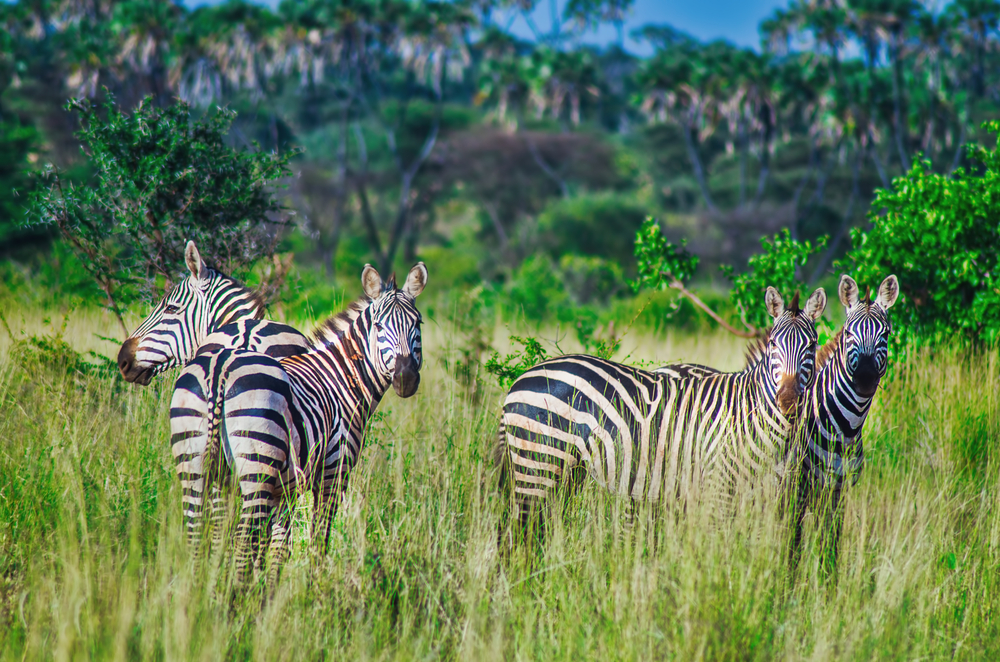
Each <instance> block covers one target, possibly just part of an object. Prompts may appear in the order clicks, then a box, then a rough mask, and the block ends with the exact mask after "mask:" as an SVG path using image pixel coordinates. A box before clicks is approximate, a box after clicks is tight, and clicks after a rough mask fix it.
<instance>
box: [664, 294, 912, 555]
mask: <svg viewBox="0 0 1000 662" xmlns="http://www.w3.org/2000/svg"><path fill="white" fill-rule="evenodd" d="M897 293H898V285H897V283H896V280H895V277H893V276H890V277H889V278H887V279H886V281H885V282H884V283H883V284H882V287H881V288H880V295H879V298H878V299H876V301H874V302H872V301H859V300H858V297H857V284H856V283H855V282H854V280H853V279H851V278H850V277H849V276H846V275H845V276H843V277H842V278H841V284H840V299H841V302H842V303H843V304H844V306H845V308H846V311H847V319H846V321H845V323H844V326H843V327H841V329H840V330H839V331H838V332H837V333H836V335H834V337H833V338H831V339H830V341H829V342H828V343H827V344H826V345H824V346H823V347H822V348H821V349H820V350H819V351H818V353H817V359H816V370H817V373H816V381H815V383H814V384H813V385H812V386H811V387H810V388H809V389H808V390H807V391H806V397H805V408H804V409H803V416H802V422H801V425H802V433H801V434H799V435H797V436H796V437H795V443H794V444H793V445H792V446H791V447H790V449H789V450H790V451H791V452H790V454H789V456H788V458H787V459H786V460H784V464H785V465H786V466H787V467H788V470H789V471H797V472H798V473H799V479H798V499H797V503H796V509H797V511H796V520H795V537H794V541H793V550H792V551H793V553H795V552H797V548H798V546H799V543H800V539H801V530H802V518H803V517H804V515H805V513H806V512H807V510H808V509H810V508H815V507H816V505H817V499H818V498H819V496H820V492H821V490H824V489H828V490H829V503H828V505H829V506H830V512H832V513H833V520H832V521H830V522H828V527H827V528H828V529H830V531H829V533H831V534H832V536H833V538H834V541H833V542H834V546H836V540H837V538H838V537H839V532H840V526H841V524H842V520H843V513H842V512H840V511H839V503H840V497H841V496H842V493H843V489H844V487H845V485H846V483H847V481H850V484H851V485H854V484H855V483H856V482H857V481H858V478H859V477H860V475H861V470H862V468H863V467H864V444H863V441H862V436H861V432H862V428H863V427H864V424H865V421H866V420H867V417H868V411H869V409H870V408H871V404H872V401H873V398H874V395H875V392H876V389H877V388H878V383H879V381H880V379H881V378H882V377H883V376H884V375H885V371H886V369H887V367H888V341H889V334H890V333H891V331H892V326H891V325H890V323H889V319H888V314H887V311H888V308H889V307H890V306H892V304H893V303H894V302H895V300H896V296H897ZM706 370H707V371H708V372H709V374H710V373H711V372H714V371H713V370H712V369H711V368H706V367H705V366H700V365H695V364H684V363H675V364H670V365H667V366H663V367H662V368H658V369H657V370H656V371H655V372H657V373H664V374H671V375H676V374H695V373H698V372H703V371H706Z"/></svg>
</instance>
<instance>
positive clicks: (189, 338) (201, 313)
mask: <svg viewBox="0 0 1000 662" xmlns="http://www.w3.org/2000/svg"><path fill="white" fill-rule="evenodd" d="M184 259H185V261H186V262H187V266H188V269H190V271H191V275H190V276H189V277H187V278H185V279H183V280H182V281H181V282H179V283H178V284H177V285H175V286H174V288H173V289H172V290H170V292H169V293H168V294H167V295H166V296H165V297H164V298H163V300H161V301H160V302H159V303H158V304H157V305H156V306H155V307H154V308H153V311H152V312H151V313H150V314H149V316H148V317H146V319H145V320H143V321H142V323H141V324H140V325H139V327H138V328H137V329H136V330H135V331H133V332H132V334H131V335H130V336H129V337H128V338H127V339H126V340H125V342H124V343H123V344H122V347H121V349H120V350H119V352H118V368H119V370H121V373H122V376H123V377H124V378H125V380H126V381H128V382H135V383H138V384H141V385H143V386H145V385H147V384H149V382H150V380H151V379H152V378H153V377H154V376H156V375H158V374H160V373H162V372H163V371H165V370H168V369H170V368H172V367H174V366H176V365H180V364H183V363H185V362H187V361H188V360H190V359H191V357H193V356H194V355H195V352H196V351H198V348H199V347H200V346H201V344H202V342H204V340H205V338H206V337H207V336H208V335H209V334H210V333H212V332H213V331H216V330H218V329H219V328H220V327H222V326H224V325H226V324H230V323H232V322H238V321H241V320H250V319H260V318H261V317H263V316H264V302H263V300H262V299H261V297H260V295H259V294H258V293H257V292H255V291H253V290H251V289H250V288H248V287H246V286H244V285H243V284H242V283H240V282H239V281H237V280H235V279H233V278H230V277H229V276H227V275H225V274H223V273H222V272H220V271H216V270H215V269H213V268H211V267H209V266H208V265H207V264H205V261H204V260H202V259H201V255H200V254H199V253H198V249H197V247H196V246H195V244H194V242H193V241H189V242H188V244H187V247H186V249H185V251H184Z"/></svg>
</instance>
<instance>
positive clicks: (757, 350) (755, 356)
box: [744, 297, 797, 368]
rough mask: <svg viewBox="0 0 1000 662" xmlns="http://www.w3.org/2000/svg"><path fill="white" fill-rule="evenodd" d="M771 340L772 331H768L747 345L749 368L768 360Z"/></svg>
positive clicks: (746, 353)
mask: <svg viewBox="0 0 1000 662" xmlns="http://www.w3.org/2000/svg"><path fill="white" fill-rule="evenodd" d="M796 298H797V297H796ZM770 339H771V329H768V330H767V331H765V332H764V333H763V334H762V335H759V336H757V337H756V338H754V339H753V340H751V341H750V342H749V343H747V348H746V351H745V353H744V354H745V356H746V359H747V365H746V367H747V368H750V367H753V366H755V365H757V364H758V363H759V362H761V361H762V360H764V359H766V358H767V342H768V340H770Z"/></svg>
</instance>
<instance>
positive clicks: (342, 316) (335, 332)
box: [311, 296, 372, 349]
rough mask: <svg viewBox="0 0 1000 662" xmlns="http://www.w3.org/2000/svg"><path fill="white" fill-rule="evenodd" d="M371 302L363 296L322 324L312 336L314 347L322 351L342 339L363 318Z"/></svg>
mask: <svg viewBox="0 0 1000 662" xmlns="http://www.w3.org/2000/svg"><path fill="white" fill-rule="evenodd" d="M371 302H372V299H369V298H368V297H367V296H362V297H361V298H359V299H356V300H354V301H352V302H351V303H349V304H348V305H347V308H345V309H344V310H342V311H340V312H339V313H337V314H336V315H333V316H332V317H329V318H327V319H326V320H325V321H323V322H320V324H319V326H317V327H316V328H315V329H314V330H313V332H312V334H311V336H312V337H311V341H312V345H313V347H315V348H317V349H322V348H324V347H327V346H329V345H330V344H331V343H334V342H336V341H338V340H339V339H340V338H342V337H343V336H344V333H346V332H347V330H348V329H349V328H351V325H352V324H354V322H355V321H356V320H357V319H358V318H359V317H361V313H363V312H365V309H366V308H368V306H369V305H370V304H371Z"/></svg>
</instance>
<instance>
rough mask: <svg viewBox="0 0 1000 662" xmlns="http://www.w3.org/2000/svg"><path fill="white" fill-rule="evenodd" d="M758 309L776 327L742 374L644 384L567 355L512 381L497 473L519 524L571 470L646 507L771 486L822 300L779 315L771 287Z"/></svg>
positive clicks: (618, 369)
mask: <svg viewBox="0 0 1000 662" xmlns="http://www.w3.org/2000/svg"><path fill="white" fill-rule="evenodd" d="M765 303H766V306H767V310H768V313H769V314H770V315H771V317H772V318H773V319H774V325H773V327H772V328H771V330H770V331H769V332H768V334H767V335H766V336H765V337H764V338H763V339H761V340H758V341H757V343H756V344H753V345H751V346H750V348H749V350H748V356H747V360H748V361H747V367H746V368H745V369H744V370H742V371H740V372H735V373H718V374H708V373H709V372H711V369H707V368H703V367H698V366H692V367H689V368H683V369H681V370H680V371H676V372H675V373H674V374H667V373H654V372H649V371H645V370H640V369H638V368H633V367H630V366H626V365H622V364H619V363H614V362H612V361H606V360H602V359H599V358H596V357H593V356H586V355H569V356H562V357H557V358H553V359H549V360H547V361H544V362H542V363H540V364H538V365H536V366H534V367H533V368H531V369H529V370H528V371H526V372H525V373H524V374H522V375H521V376H520V377H518V379H517V380H516V381H515V382H514V384H513V385H512V386H511V388H510V391H509V392H508V394H507V396H506V398H505V400H504V404H503V415H502V419H501V424H500V439H499V444H498V448H497V455H498V457H497V461H498V463H499V464H500V480H501V487H502V488H503V487H506V488H508V491H509V492H510V493H511V498H512V506H513V510H514V512H515V513H516V514H517V517H518V519H519V520H520V522H521V524H522V525H523V524H525V523H526V522H527V520H528V519H529V518H530V517H531V515H532V513H533V512H535V511H536V510H537V509H538V507H539V506H541V505H542V504H543V503H544V501H545V499H546V498H547V497H548V496H549V495H550V494H551V493H552V491H553V490H554V489H555V488H556V487H557V485H558V483H559V482H560V480H562V477H563V475H564V474H570V472H572V475H573V476H574V478H573V479H571V481H570V482H573V483H575V482H578V479H577V478H576V476H579V475H580V474H582V472H581V471H576V469H578V468H579V469H585V470H586V473H587V474H589V475H590V476H591V478H592V479H593V480H594V481H595V482H596V483H598V484H599V485H601V486H602V487H604V488H606V489H607V490H609V491H611V492H612V493H615V494H618V495H623V496H624V495H627V496H629V497H631V498H632V499H633V500H647V501H651V502H656V501H658V500H659V499H660V498H661V497H665V496H667V495H672V496H675V497H677V498H678V499H679V500H681V501H683V502H687V501H688V500H691V499H696V498H699V497H700V496H701V495H702V493H709V492H716V493H718V494H725V493H729V495H732V493H733V491H734V489H735V487H736V483H737V482H738V481H749V480H751V479H754V478H755V477H757V476H761V475H763V474H764V472H765V471H773V472H775V473H778V474H780V467H779V466H778V462H777V458H779V457H780V456H781V455H782V453H783V452H784V450H785V446H786V445H787V444H788V443H789V439H790V437H791V435H792V433H793V430H794V427H795V421H796V418H797V416H798V415H799V412H800V409H801V406H802V405H803V404H804V400H803V394H804V393H805V390H806V389H807V388H808V387H809V386H810V385H811V384H812V382H813V379H814V371H813V368H814V361H815V353H816V340H817V335H816V329H815V321H816V319H818V318H819V316H820V315H821V314H822V313H823V310H824V309H825V307H826V293H825V292H824V291H823V289H822V288H820V289H817V290H816V291H815V292H814V293H813V294H812V296H810V297H809V299H808V301H807V302H806V305H805V308H804V309H801V308H800V307H799V296H798V293H796V295H795V297H794V298H793V299H792V301H791V304H790V306H789V307H788V308H786V307H785V305H784V301H783V299H782V297H781V295H780V294H779V293H778V291H777V290H776V289H774V288H773V287H769V288H767V291H766V294H765ZM718 490H721V492H718Z"/></svg>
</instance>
